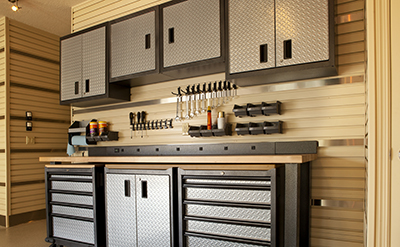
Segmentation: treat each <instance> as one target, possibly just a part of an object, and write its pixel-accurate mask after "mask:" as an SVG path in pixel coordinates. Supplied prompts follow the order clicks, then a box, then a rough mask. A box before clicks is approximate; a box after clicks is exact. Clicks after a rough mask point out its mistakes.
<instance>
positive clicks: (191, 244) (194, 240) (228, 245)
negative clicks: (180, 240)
mask: <svg viewBox="0 0 400 247" xmlns="http://www.w3.org/2000/svg"><path fill="white" fill-rule="evenodd" d="M186 246H187V247H205V246H218V247H259V245H254V244H243V243H236V242H230V241H223V240H216V239H209V238H199V237H192V236H190V237H186Z"/></svg>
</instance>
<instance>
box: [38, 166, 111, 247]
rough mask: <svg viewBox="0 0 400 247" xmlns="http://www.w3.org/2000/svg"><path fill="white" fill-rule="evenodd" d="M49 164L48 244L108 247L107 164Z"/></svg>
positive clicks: (47, 196) (47, 167) (76, 246)
mask: <svg viewBox="0 0 400 247" xmlns="http://www.w3.org/2000/svg"><path fill="white" fill-rule="evenodd" d="M57 166H58V165H46V168H45V177H46V181H45V183H46V214H47V216H46V218H47V238H46V241H47V242H49V243H51V244H53V245H54V246H69V247H84V246H85V247H89V246H94V247H104V246H106V241H105V240H106V238H105V229H106V228H105V217H104V215H105V211H104V175H103V174H104V168H103V165H90V166H91V167H88V166H86V167H82V168H80V167H79V165H72V166H70V167H69V166H62V168H57Z"/></svg>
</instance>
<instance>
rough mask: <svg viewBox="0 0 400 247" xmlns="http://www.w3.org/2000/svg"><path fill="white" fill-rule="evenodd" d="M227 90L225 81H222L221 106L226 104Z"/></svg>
mask: <svg viewBox="0 0 400 247" xmlns="http://www.w3.org/2000/svg"><path fill="white" fill-rule="evenodd" d="M227 88H228V85H227V83H226V81H224V86H223V87H222V104H226V103H228V100H227V94H226V90H227Z"/></svg>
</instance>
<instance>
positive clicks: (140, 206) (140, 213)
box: [136, 175, 171, 247]
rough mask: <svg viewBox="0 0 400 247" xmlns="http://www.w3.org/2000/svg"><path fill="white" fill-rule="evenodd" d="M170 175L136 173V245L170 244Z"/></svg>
mask: <svg viewBox="0 0 400 247" xmlns="http://www.w3.org/2000/svg"><path fill="white" fill-rule="evenodd" d="M169 179H170V177H169V176H167V175H137V176H136V189H137V191H136V198H137V234H138V235H137V239H138V246H157V247H163V246H168V247H169V246H171V219H170V217H171V214H170V209H171V208H170V207H171V206H170V205H171V201H170V198H171V195H170V181H169Z"/></svg>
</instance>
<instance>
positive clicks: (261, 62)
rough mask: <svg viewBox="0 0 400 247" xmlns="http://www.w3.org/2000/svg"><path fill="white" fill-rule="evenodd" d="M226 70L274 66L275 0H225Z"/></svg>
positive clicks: (239, 70) (237, 71) (245, 69)
mask: <svg viewBox="0 0 400 247" xmlns="http://www.w3.org/2000/svg"><path fill="white" fill-rule="evenodd" d="M228 6H229V10H228V15H229V24H228V28H229V73H230V74H234V73H240V72H246V71H254V70H260V69H267V68H272V67H275V0H251V1H243V0H229V3H228Z"/></svg>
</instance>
